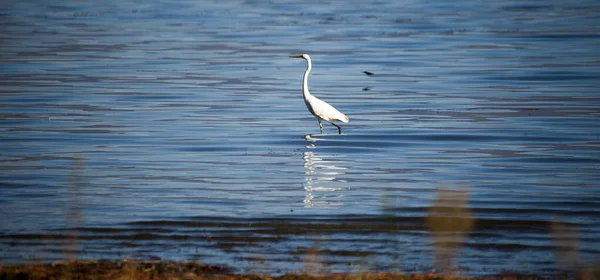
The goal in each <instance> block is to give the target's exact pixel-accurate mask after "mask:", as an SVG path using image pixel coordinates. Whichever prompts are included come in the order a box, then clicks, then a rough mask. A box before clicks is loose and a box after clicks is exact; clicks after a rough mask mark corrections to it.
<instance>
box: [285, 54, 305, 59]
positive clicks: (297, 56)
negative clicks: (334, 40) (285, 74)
mask: <svg viewBox="0 0 600 280" xmlns="http://www.w3.org/2000/svg"><path fill="white" fill-rule="evenodd" d="M290 57H291V58H303V59H304V60H310V56H308V54H300V55H290Z"/></svg>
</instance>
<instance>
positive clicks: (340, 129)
mask: <svg viewBox="0 0 600 280" xmlns="http://www.w3.org/2000/svg"><path fill="white" fill-rule="evenodd" d="M329 123H330V124H333V126H335V127H337V128H338V133H339V134H342V128H341V127H340V126H339V125H337V124H334V123H332V122H329Z"/></svg>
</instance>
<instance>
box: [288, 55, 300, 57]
mask: <svg viewBox="0 0 600 280" xmlns="http://www.w3.org/2000/svg"><path fill="white" fill-rule="evenodd" d="M290 58H302V55H290Z"/></svg>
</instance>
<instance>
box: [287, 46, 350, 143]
mask: <svg viewBox="0 0 600 280" xmlns="http://www.w3.org/2000/svg"><path fill="white" fill-rule="evenodd" d="M290 57H291V58H303V59H304V60H306V62H308V67H307V68H306V72H304V83H303V84H302V93H303V94H304V103H305V104H306V107H307V108H308V111H310V113H311V114H313V116H315V117H316V118H317V121H319V129H320V130H321V134H322V133H323V124H322V123H321V120H324V121H327V122H329V123H330V124H332V125H334V126H335V127H337V129H338V133H339V134H342V128H341V127H340V126H338V125H337V124H334V123H333V122H332V121H341V122H344V123H347V122H348V120H349V119H348V117H346V115H344V114H342V113H340V111H338V110H337V109H336V108H333V106H331V105H329V104H327V102H325V101H323V100H321V99H319V98H316V97H314V96H313V95H312V94H310V92H309V91H308V74H309V73H310V70H311V69H312V63H311V62H310V56H308V54H301V55H292V56H290Z"/></svg>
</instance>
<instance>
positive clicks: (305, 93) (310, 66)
mask: <svg viewBox="0 0 600 280" xmlns="http://www.w3.org/2000/svg"><path fill="white" fill-rule="evenodd" d="M306 62H308V67H307V68H306V72H304V82H303V83H302V93H303V94H304V98H305V99H306V98H308V97H309V96H310V92H308V74H310V70H311V69H312V63H310V58H309V59H307V60H306Z"/></svg>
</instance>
